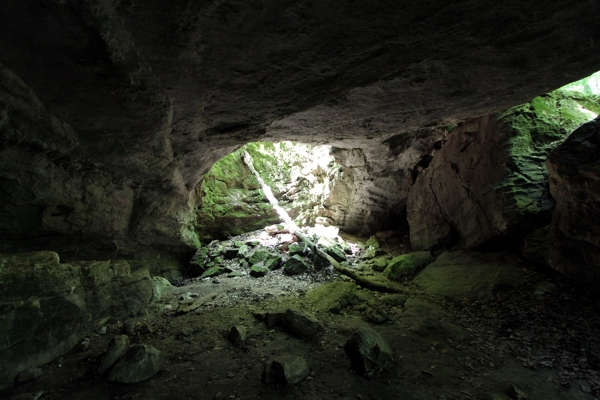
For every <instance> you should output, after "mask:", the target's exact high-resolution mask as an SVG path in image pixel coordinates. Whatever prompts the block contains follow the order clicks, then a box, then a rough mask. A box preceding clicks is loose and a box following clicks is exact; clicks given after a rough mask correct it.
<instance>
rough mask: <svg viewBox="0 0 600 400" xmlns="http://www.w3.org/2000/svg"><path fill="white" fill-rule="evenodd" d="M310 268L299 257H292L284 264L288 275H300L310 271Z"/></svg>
mask: <svg viewBox="0 0 600 400" xmlns="http://www.w3.org/2000/svg"><path fill="white" fill-rule="evenodd" d="M308 268H309V266H308V264H307V263H306V262H305V261H304V259H303V258H302V257H300V256H299V255H297V254H296V255H295V256H292V257H290V258H288V260H287V261H286V262H285V263H284V264H283V269H284V271H285V273H286V274H287V275H298V274H301V273H303V272H306V271H307V270H308Z"/></svg>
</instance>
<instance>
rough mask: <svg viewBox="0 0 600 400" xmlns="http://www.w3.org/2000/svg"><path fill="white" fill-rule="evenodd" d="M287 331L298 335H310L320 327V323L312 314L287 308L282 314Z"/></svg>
mask: <svg viewBox="0 0 600 400" xmlns="http://www.w3.org/2000/svg"><path fill="white" fill-rule="evenodd" d="M284 319H285V326H286V328H287V330H288V331H290V332H291V333H293V334H295V335H298V336H311V335H314V334H315V333H317V332H318V331H319V329H321V323H320V322H319V320H318V319H317V318H315V316H314V315H312V314H309V313H306V312H302V311H296V310H291V309H288V310H287V311H286V312H285V315H284Z"/></svg>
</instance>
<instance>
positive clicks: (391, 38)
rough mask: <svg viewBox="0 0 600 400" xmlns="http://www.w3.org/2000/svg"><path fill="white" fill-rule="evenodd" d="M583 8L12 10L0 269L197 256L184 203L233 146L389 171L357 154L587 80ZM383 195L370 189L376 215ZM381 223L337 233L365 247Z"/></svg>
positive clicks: (57, 6)
mask: <svg viewBox="0 0 600 400" xmlns="http://www.w3.org/2000/svg"><path fill="white" fill-rule="evenodd" d="M598 7H599V6H598V5H597V4H595V3H590V2H584V3H577V4H572V3H568V4H567V3H565V2H564V1H558V0H557V1H550V2H546V3H544V6H543V7H540V6H539V5H537V4H530V3H526V2H521V3H518V4H513V3H511V4H503V3H498V2H491V1H484V2H478V3H476V4H475V3H473V2H471V1H458V2H452V3H451V4H449V3H439V2H425V3H423V2H409V3H406V2H402V3H388V4H382V3H373V2H369V1H360V2H358V3H356V2H354V3H351V4H350V3H336V2H333V3H332V2H327V3H319V4H315V3H310V2H305V1H300V2H295V3H293V4H291V3H290V4H284V3H281V2H280V1H274V0H267V1H264V2H259V3H256V2H249V3H239V2H237V3H236V2H233V1H230V0H225V1H222V2H218V3H210V2H208V3H207V2H195V1H188V0H184V1H178V2H175V3H164V2H161V1H158V0H149V1H145V2H134V1H114V2H104V1H99V0H85V1H81V2H79V1H72V0H66V1H53V0H44V1H43V2H42V3H39V2H37V1H33V0H8V1H6V2H4V3H3V7H2V12H1V13H0V26H1V27H2V35H0V54H1V55H2V56H1V59H0V62H1V63H2V66H1V67H0V69H1V73H0V82H1V84H0V104H1V111H0V115H1V118H0V121H1V124H0V134H1V137H2V143H3V146H2V154H1V155H0V159H1V160H2V166H1V168H0V185H1V188H2V190H1V191H0V193H2V194H1V196H2V203H1V209H0V215H1V217H2V218H0V220H1V221H2V222H1V225H0V238H1V239H2V240H1V243H2V245H1V246H0V251H2V252H9V251H26V250H40V249H49V250H55V251H59V252H60V254H61V256H62V257H63V259H65V260H69V259H109V258H114V257H116V256H118V257H126V258H146V259H155V258H156V257H157V256H163V259H164V256H165V255H171V256H175V257H177V256H178V255H179V254H180V253H181V252H182V251H189V249H190V248H193V247H194V246H195V243H196V237H195V236H194V226H193V224H194V221H195V209H194V202H193V201H190V200H191V196H193V194H192V192H193V190H194V188H195V187H196V186H197V184H198V183H199V182H200V181H201V179H202V177H203V176H204V174H205V173H206V172H207V171H208V170H209V168H210V166H211V165H212V164H213V163H214V162H215V161H217V160H218V159H220V158H221V157H223V156H224V155H226V154H228V153H230V152H231V151H233V150H234V149H236V148H237V146H239V145H240V144H243V143H246V142H249V141H255V140H270V141H278V140H282V139H292V140H302V141H306V142H312V143H329V144H331V145H335V146H337V147H339V148H350V149H362V150H361V151H362V152H363V153H365V154H367V156H366V160H367V161H368V162H370V161H369V160H370V159H373V160H384V159H386V160H387V158H386V157H382V154H384V153H380V154H378V155H374V156H373V157H371V156H369V155H368V154H369V152H371V151H373V152H377V150H376V149H377V148H378V147H380V146H381V143H382V142H384V141H386V140H388V139H390V138H392V137H398V135H407V134H409V133H410V132H416V131H418V129H420V128H422V127H424V126H447V125H450V124H452V123H455V122H456V121H459V120H462V119H464V118H470V117H474V116H478V115H489V114H491V113H493V112H496V111H499V110H503V109H506V108H507V107H509V106H513V105H515V104H520V103H523V102H525V101H528V100H529V99H531V98H532V97H534V96H535V95H538V94H540V93H543V92H548V91H550V90H552V89H554V88H556V87H559V86H561V85H563V84H565V83H568V82H570V81H574V80H576V79H578V78H581V77H583V76H585V75H587V74H589V73H591V72H594V71H595V70H598V69H600V52H598V51H597V48H598V46H599V45H598V43H600V40H599V37H598V36H599V33H598V32H600V29H599V25H600V22H599V21H598V20H597V19H596V18H595V17H594V16H595V15H597V14H598V11H599V10H598ZM409 135H410V134H409ZM378 162H379V161H377V162H376V164H377V163H378ZM376 169H377V168H376ZM376 169H375V170H376ZM398 171H399V172H400V173H403V174H405V175H406V174H407V173H406V171H401V168H399V169H398ZM355 172H357V173H358V172H359V171H358V170H357V171H355ZM352 173H354V172H352ZM349 175H351V174H349ZM384 175H385V174H384ZM361 179H362V178H361ZM389 179H390V178H377V177H376V178H374V181H373V183H372V191H373V192H374V195H373V196H372V199H371V200H370V201H371V202H372V204H375V199H377V198H378V196H379V195H380V193H379V192H380V191H381V190H383V191H386V190H385V189H384V188H385V187H386V185H388V183H386V182H388V180H389ZM354 182H358V180H354ZM404 183H405V179H404V178H402V179H399V180H398V181H394V180H392V181H391V183H390V185H391V186H390V187H391V188H392V190H393V188H400V189H404V188H405V185H404ZM366 186H369V185H366ZM357 193H358V192H357ZM384 198H386V197H385V196H384ZM392 200H393V199H392ZM386 201H387V200H386ZM394 202H395V204H401V202H398V201H394ZM364 208H366V207H364ZM381 208H382V209H383V210H385V212H388V210H389V209H390V208H389V207H388V206H383V207H381ZM395 209H396V205H393V206H392V208H391V210H395ZM385 212H381V213H379V212H378V213H376V214H374V217H370V216H368V215H365V214H364V213H365V211H364V209H362V210H361V209H360V207H359V208H358V209H357V211H356V212H354V211H352V210H350V211H347V214H348V215H347V217H346V219H345V221H346V220H347V221H348V222H347V224H348V227H349V228H350V229H351V230H356V231H358V232H366V231H369V230H371V229H376V228H377V225H378V224H377V223H375V222H374V221H375V220H377V219H379V218H386V214H385ZM357 216H358V217H357ZM344 224H346V222H344Z"/></svg>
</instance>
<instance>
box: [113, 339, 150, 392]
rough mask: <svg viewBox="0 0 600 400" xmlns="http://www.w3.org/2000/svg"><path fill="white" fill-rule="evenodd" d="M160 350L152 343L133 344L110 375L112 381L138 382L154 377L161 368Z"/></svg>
mask: <svg viewBox="0 0 600 400" xmlns="http://www.w3.org/2000/svg"><path fill="white" fill-rule="evenodd" d="M160 362H161V354H160V351H158V350H157V349H155V348H154V347H152V346H150V345H145V344H138V345H135V346H132V347H131V348H130V349H129V350H128V351H127V353H125V355H124V356H123V357H121V359H120V360H119V362H118V363H117V365H115V367H114V368H113V370H112V371H111V373H110V376H109V377H108V380H109V381H111V382H120V383H137V382H142V381H145V380H148V379H150V378H152V377H153V376H154V375H155V374H156V373H157V372H158V371H159V369H160Z"/></svg>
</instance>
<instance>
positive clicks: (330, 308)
mask: <svg viewBox="0 0 600 400" xmlns="http://www.w3.org/2000/svg"><path fill="white" fill-rule="evenodd" d="M355 291H356V284H355V283H353V282H333V283H328V284H327V285H323V286H319V287H318V288H315V289H312V290H310V291H309V292H308V293H306V299H307V300H308V301H309V302H310V303H311V304H312V305H313V307H315V308H316V309H317V310H320V311H324V312H334V313H339V312H340V310H341V309H342V308H343V307H344V306H346V304H348V303H349V302H350V301H352V299H353V298H354V292H355Z"/></svg>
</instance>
